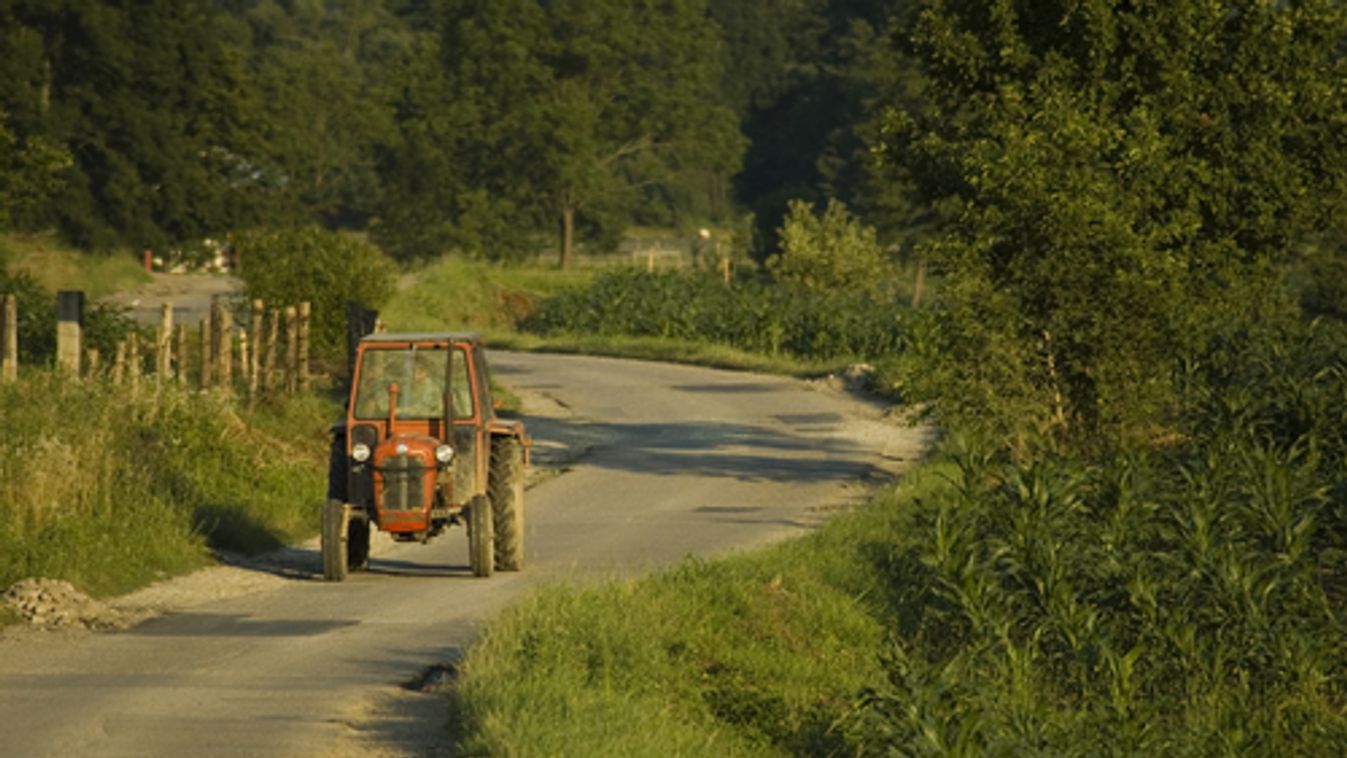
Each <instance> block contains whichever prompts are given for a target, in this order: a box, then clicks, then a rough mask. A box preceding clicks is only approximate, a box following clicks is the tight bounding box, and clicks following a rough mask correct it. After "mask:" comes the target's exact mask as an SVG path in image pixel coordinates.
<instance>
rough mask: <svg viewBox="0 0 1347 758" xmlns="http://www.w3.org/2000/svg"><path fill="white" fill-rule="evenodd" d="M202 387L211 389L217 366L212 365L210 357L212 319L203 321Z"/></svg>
mask: <svg viewBox="0 0 1347 758" xmlns="http://www.w3.org/2000/svg"><path fill="white" fill-rule="evenodd" d="M200 331H201V389H203V390H204V389H209V388H210V386H211V377H212V376H214V375H215V368H214V367H213V366H212V365H211V359H210V338H211V332H213V331H214V329H213V328H211V322H210V319H206V320H204V321H202V322H201V329H200Z"/></svg>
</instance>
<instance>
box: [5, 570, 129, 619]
mask: <svg viewBox="0 0 1347 758" xmlns="http://www.w3.org/2000/svg"><path fill="white" fill-rule="evenodd" d="M0 602H3V603H4V604H5V605H7V606H8V607H10V608H11V609H13V610H14V611H15V612H16V613H18V614H19V616H20V617H22V618H23V620H24V621H26V622H27V623H28V624H30V625H32V626H37V627H43V628H47V629H70V628H84V629H122V628H125V627H126V626H127V624H128V623H129V622H130V621H131V619H129V618H127V617H126V615H124V614H123V613H122V612H120V611H117V610H114V609H112V608H109V607H107V606H106V605H104V604H102V603H100V602H98V601H97V600H94V599H93V598H91V597H89V596H88V595H86V594H84V593H83V592H80V591H79V590H77V589H75V586H74V585H72V584H71V583H70V582H67V581H63V580H61V579H23V580H20V581H18V582H15V583H14V584H13V585H12V586H11V587H10V588H9V589H7V590H5V593H4V594H3V595H0Z"/></svg>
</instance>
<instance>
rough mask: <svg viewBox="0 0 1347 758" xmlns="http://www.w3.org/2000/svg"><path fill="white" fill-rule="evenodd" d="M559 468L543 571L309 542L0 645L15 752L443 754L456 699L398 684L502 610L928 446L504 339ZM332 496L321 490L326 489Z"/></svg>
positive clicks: (813, 514)
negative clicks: (242, 585)
mask: <svg viewBox="0 0 1347 758" xmlns="http://www.w3.org/2000/svg"><path fill="white" fill-rule="evenodd" d="M492 363H493V367H494V370H495V373H496V375H497V377H498V378H499V379H500V380H501V381H503V382H504V383H506V384H507V385H510V386H513V387H516V388H518V389H519V390H520V392H521V394H522V395H523V396H524V398H525V400H526V407H525V412H526V415H525V421H526V423H528V425H529V428H530V431H531V433H532V434H533V436H534V437H535V439H536V441H537V447H536V452H537V456H538V459H539V461H540V462H541V463H549V462H550V463H551V465H553V466H562V467H563V468H564V469H565V470H564V473H561V474H559V475H556V476H551V477H547V478H544V479H542V480H540V481H539V482H538V483H537V484H536V485H535V486H533V487H532V488H531V489H530V490H529V491H528V495H527V497H526V502H527V509H528V510H527V513H528V516H527V545H526V553H527V565H526V567H525V570H524V571H523V572H520V573H514V574H497V575H496V576H494V577H492V578H490V579H475V578H473V577H472V576H471V574H470V572H469V570H468V565H467V549H466V548H467V540H466V538H465V533H464V532H463V531H461V530H456V531H452V532H450V533H448V534H446V535H444V536H442V537H441V538H439V540H437V541H436V542H433V543H431V544H430V545H426V546H422V545H394V544H392V543H386V544H385V543H380V544H379V545H378V546H377V547H376V551H375V556H374V560H373V562H372V566H371V570H370V571H369V572H368V573H363V574H357V575H353V576H352V578H351V579H350V580H349V581H347V582H344V583H340V584H329V583H325V582H323V581H321V580H320V579H318V578H317V575H320V574H321V566H320V560H319V557H318V555H317V552H316V551H315V550H314V549H313V548H312V546H310V547H309V548H307V549H302V550H292V551H290V553H289V557H288V558H287V559H286V561H285V562H283V563H282V564H277V565H275V566H268V565H265V564H264V565H260V566H257V567H254V568H253V569H252V570H253V571H255V572H256V573H258V574H259V575H265V576H264V578H265V580H266V581H259V582H257V583H256V585H257V586H256V587H255V588H253V589H250V590H249V591H247V592H244V593H243V594H238V595H236V596H233V597H227V598H225V599H221V600H216V601H212V602H206V603H199V604H194V605H193V604H186V605H184V606H183V607H182V608H180V609H179V610H177V611H176V612H171V613H169V614H166V615H164V616H161V617H159V618H155V619H152V620H150V621H147V622H144V623H142V624H140V625H138V626H136V627H133V628H132V629H130V630H127V631H124V632H118V633H87V634H79V635H68V634H54V635H24V636H22V637H20V638H18V639H19V640H20V641H19V642H14V641H8V642H7V643H6V644H4V645H0V755H4V756H16V757H18V756H23V757H27V756H34V757H36V756H137V757H138V758H142V757H146V756H174V757H176V756H188V755H191V756H347V755H384V756H395V755H436V754H447V753H445V752H444V738H443V724H444V719H445V711H444V708H443V703H442V701H441V700H439V699H438V698H435V697H430V696H426V695H420V694H416V693H412V692H410V691H407V690H405V689H403V688H402V687H401V686H400V685H402V684H403V683H406V682H409V681H412V680H414V679H416V678H417V677H418V675H419V674H420V673H421V672H423V671H426V670H427V669H430V668H432V667H435V666H437V665H440V664H445V663H449V662H452V661H454V660H457V659H458V658H459V657H460V656H461V654H462V651H463V649H464V647H465V646H467V645H468V644H470V642H471V640H472V639H473V635H474V632H475V628H476V626H477V625H478V624H479V623H480V622H481V620H482V619H483V618H485V617H488V616H490V615H491V614H492V613H493V612H496V611H498V610H499V609H500V608H502V607H503V606H504V605H506V604H507V603H509V602H511V601H512V600H513V599H516V598H517V597H518V596H519V594H520V593H521V592H524V591H526V590H528V589H530V588H535V587H538V586H539V585H542V584H544V583H547V582H553V581H556V580H566V579H581V580H587V579H588V578H591V577H594V576H607V575H613V574H625V573H630V572H634V571H643V570H647V569H649V568H652V567H656V566H660V565H666V564H668V563H670V562H674V561H677V560H679V559H681V558H683V557H685V556H688V555H714V554H720V553H724V552H726V551H729V550H733V549H737V548H741V547H746V546H752V545H757V544H761V543H763V542H766V541H769V540H773V539H779V538H781V537H785V536H790V535H793V534H799V533H802V532H803V531H805V530H807V529H809V528H811V527H812V526H814V525H816V524H818V523H819V521H820V520H821V519H823V518H826V516H827V514H828V513H829V512H831V511H832V509H834V508H836V507H838V506H840V505H843V504H845V503H847V502H851V501H853V500H855V499H856V498H857V497H859V496H860V495H862V494H863V493H864V490H865V486H864V483H865V482H874V481H876V480H878V479H879V478H881V477H883V476H884V475H885V474H884V472H885V471H888V472H892V471H894V470H896V469H899V468H901V466H902V465H903V464H904V463H905V462H906V461H908V460H910V459H912V458H914V457H916V456H917V455H919V453H920V450H921V448H922V443H923V439H922V436H923V435H922V432H920V431H919V430H912V429H905V428H902V427H900V426H897V425H895V424H893V423H891V422H887V421H885V420H883V419H882V418H881V411H880V409H877V408H876V407H875V406H873V405H870V404H867V403H864V402H861V401H859V400H857V399H854V398H852V397H850V396H848V395H847V394H846V393H844V392H840V391H837V390H836V389H832V390H829V389H827V388H818V387H811V386H809V385H807V384H805V383H802V382H799V381H794V380H789V379H782V378H777V377H768V376H759V375H752V374H740V373H731V372H723V371H715V370H710V369H702V368H693V367H685V366H669V365H663V364H654V363H642V362H635V361H621V360H611V359H599V358H589V357H579V356H550V355H532V354H497V355H494V356H493V357H492ZM319 499H321V495H320V494H316V496H315V503H317V502H318V500H319Z"/></svg>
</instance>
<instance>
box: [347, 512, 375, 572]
mask: <svg viewBox="0 0 1347 758" xmlns="http://www.w3.org/2000/svg"><path fill="white" fill-rule="evenodd" d="M346 523H347V524H348V526H347V527H346V566H347V567H348V568H349V569H350V570H351V571H364V570H366V569H368V568H369V535H370V531H371V529H370V523H369V520H368V519H366V518H361V517H356V518H350V517H349V516H348V518H347V522H346Z"/></svg>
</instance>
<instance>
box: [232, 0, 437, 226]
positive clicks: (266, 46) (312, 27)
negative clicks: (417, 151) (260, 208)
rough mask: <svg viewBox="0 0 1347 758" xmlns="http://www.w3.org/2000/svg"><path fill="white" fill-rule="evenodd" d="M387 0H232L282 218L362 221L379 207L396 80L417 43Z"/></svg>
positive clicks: (265, 164)
mask: <svg viewBox="0 0 1347 758" xmlns="http://www.w3.org/2000/svg"><path fill="white" fill-rule="evenodd" d="M385 6H386V4H385V3H384V2H383V0H354V1H352V2H343V3H340V4H330V3H304V2H299V3H286V4H277V3H275V2H271V1H270V0H232V2H230V3H228V7H229V10H230V13H231V14H232V20H231V22H230V23H231V27H230V28H231V32H230V39H231V47H232V48H233V49H234V50H236V51H237V54H238V55H240V56H241V57H242V58H243V59H244V60H246V61H247V66H248V69H249V77H250V80H251V83H252V87H253V92H252V93H251V97H252V101H253V104H254V105H255V107H256V109H257V116H256V118H255V120H254V123H253V124H252V127H253V129H254V130H255V132H256V134H255V146H256V150H255V157H256V159H257V162H258V165H257V167H256V168H257V170H258V171H259V174H260V176H261V179H262V182H263V184H264V186H265V187H266V188H267V191H268V194H270V195H271V196H272V198H273V202H276V203H279V204H280V205H281V208H280V209H279V211H280V213H279V214H278V215H279V216H280V218H281V219H290V220H294V221H298V222H299V223H312V222H322V223H325V224H327V225H329V226H336V225H343V224H344V225H353V226H360V225H363V224H364V222H365V221H366V220H367V219H368V217H369V216H370V215H371V214H372V213H373V212H374V210H375V208H377V207H378V204H379V199H380V194H381V179H380V176H379V160H380V157H381V155H382V154H383V153H385V152H386V151H387V150H388V149H389V147H390V145H391V144H392V143H393V142H395V141H396V138H397V131H396V125H395V123H394V112H393V109H392V105H391V102H392V100H393V98H394V96H395V91H394V87H395V86H396V82H397V80H398V74H400V73H402V71H401V66H402V65H403V64H404V61H405V60H406V58H407V56H408V55H409V54H410V52H411V48H412V46H413V44H414V35H413V33H412V32H411V31H410V30H408V29H407V28H406V27H405V26H404V25H403V23H402V22H401V21H400V20H399V19H398V18H397V17H396V16H394V15H393V14H392V13H391V12H390V11H389V10H388V9H387V8H386V7H385ZM276 210H278V209H273V212H274V211H276Z"/></svg>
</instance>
